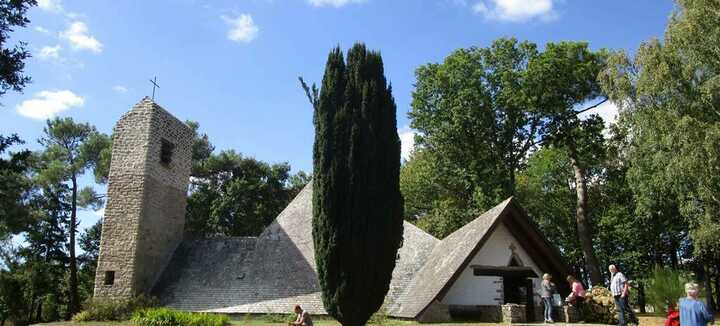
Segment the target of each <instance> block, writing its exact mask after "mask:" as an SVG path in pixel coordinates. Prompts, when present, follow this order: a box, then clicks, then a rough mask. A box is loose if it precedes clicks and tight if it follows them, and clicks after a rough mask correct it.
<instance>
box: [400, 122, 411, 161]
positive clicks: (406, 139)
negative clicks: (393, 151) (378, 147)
mask: <svg viewBox="0 0 720 326" xmlns="http://www.w3.org/2000/svg"><path fill="white" fill-rule="evenodd" d="M398 136H399V137H400V158H402V159H403V160H409V159H410V154H412V152H413V149H415V131H414V130H412V129H410V127H403V128H400V129H398Z"/></svg>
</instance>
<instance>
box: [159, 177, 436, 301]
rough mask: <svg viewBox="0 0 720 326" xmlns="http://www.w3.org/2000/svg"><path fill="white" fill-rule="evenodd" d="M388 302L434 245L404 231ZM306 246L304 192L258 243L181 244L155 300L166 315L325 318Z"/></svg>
mask: <svg viewBox="0 0 720 326" xmlns="http://www.w3.org/2000/svg"><path fill="white" fill-rule="evenodd" d="M404 232H405V233H404V241H403V247H402V248H401V249H400V251H399V257H400V259H399V261H398V264H397V266H396V268H395V270H394V271H393V280H392V282H391V284H390V291H389V292H388V298H389V301H390V302H392V301H394V300H397V298H398V297H399V296H400V294H401V293H403V292H404V289H405V287H406V286H407V284H409V283H410V282H411V280H412V278H413V276H414V275H415V274H416V272H417V271H418V270H419V269H420V268H421V267H422V266H423V265H424V264H425V262H426V260H427V258H428V255H429V254H430V252H431V251H432V248H433V247H434V246H435V245H436V244H437V243H439V240H437V239H436V238H434V237H432V236H431V235H429V234H427V233H425V232H423V231H422V230H420V229H418V228H417V227H415V226H414V225H412V224H410V223H407V222H406V223H405V224H404ZM316 270H317V269H316V267H315V256H314V248H313V241H312V187H311V185H308V186H307V187H306V188H305V189H303V191H302V192H301V193H300V194H299V195H298V196H297V197H296V198H295V199H294V200H293V201H292V202H291V203H290V205H288V207H287V208H286V209H285V210H284V211H283V212H282V213H280V215H278V217H277V219H276V220H275V221H274V222H273V223H272V224H271V225H270V226H268V227H267V228H266V229H265V230H264V231H263V233H262V234H261V235H260V236H259V237H257V238H230V237H219V238H209V239H186V240H185V241H183V243H182V244H181V245H180V246H179V248H178V249H177V250H176V252H175V254H174V256H173V259H172V260H171V262H170V264H169V265H168V267H167V268H166V270H165V272H164V273H163V275H162V276H161V279H160V281H159V282H158V284H157V285H156V287H155V289H154V291H153V294H154V295H156V296H158V297H159V298H160V300H161V302H162V303H163V304H164V305H166V306H169V307H172V308H176V309H182V310H190V311H212V312H222V313H287V312H288V311H290V310H291V309H292V306H293V305H294V304H300V305H301V306H302V307H303V308H304V309H306V310H307V311H308V312H310V313H312V314H325V310H324V309H323V305H322V300H321V295H320V287H319V284H318V281H317V273H316Z"/></svg>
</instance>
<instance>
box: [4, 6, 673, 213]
mask: <svg viewBox="0 0 720 326" xmlns="http://www.w3.org/2000/svg"><path fill="white" fill-rule="evenodd" d="M38 2H39V4H40V6H39V7H38V8H34V9H32V10H31V11H30V14H29V16H30V19H31V21H32V23H31V24H30V25H29V27H28V28H26V29H22V30H18V31H16V32H15V33H14V34H13V40H23V41H26V42H28V46H29V48H30V50H31V51H32V53H33V58H31V59H30V60H29V61H28V62H27V67H26V72H27V73H28V74H29V75H30V76H31V77H32V78H33V82H32V84H30V85H29V86H28V87H27V88H26V89H25V91H24V93H23V94H17V93H8V94H7V95H5V96H4V97H3V98H1V99H0V103H2V105H3V106H2V107H0V134H4V135H7V134H11V133H17V134H19V135H20V136H21V138H23V139H25V140H26V141H27V142H28V143H27V146H29V147H31V148H33V149H37V148H38V147H39V146H38V145H37V143H36V141H35V140H36V139H37V138H38V137H39V136H40V135H41V133H42V128H43V126H44V120H45V118H47V117H50V116H53V115H56V116H70V117H73V118H74V119H75V120H76V121H81V122H90V123H92V124H94V125H95V126H97V128H98V129H99V130H100V131H102V132H105V133H110V132H111V131H112V127H113V125H114V123H115V121H116V120H117V119H118V118H119V117H120V116H121V115H122V114H123V113H124V112H126V111H127V110H129V108H130V107H131V106H132V105H133V104H134V103H136V102H138V101H139V100H140V99H141V98H142V97H143V96H145V95H150V93H151V92H152V88H151V84H150V82H149V81H148V80H149V79H150V78H152V77H153V76H157V78H158V82H159V84H160V87H161V88H160V89H159V90H158V91H157V94H156V100H157V102H158V103H159V104H160V105H162V106H163V107H165V108H166V109H167V110H169V111H170V112H172V113H173V114H175V115H176V116H177V117H179V118H180V119H183V120H185V119H191V120H195V121H198V122H199V123H200V125H201V129H202V131H203V132H206V133H207V134H208V135H209V136H210V140H211V141H212V142H213V143H214V144H215V145H216V147H217V149H218V150H221V149H234V150H237V151H239V152H242V153H243V154H245V155H248V156H254V157H256V158H258V159H261V160H265V161H270V162H289V163H290V164H291V165H292V167H293V170H294V171H297V170H305V171H309V170H311V168H312V141H313V127H312V109H311V107H310V105H309V104H308V102H307V99H306V98H305V95H304V93H303V92H302V90H301V89H300V87H299V85H298V82H297V77H298V76H303V77H304V78H305V79H306V80H310V81H316V82H319V81H320V79H321V77H322V73H323V69H324V64H325V60H326V57H327V53H328V51H329V50H330V49H331V48H332V47H334V46H336V45H340V46H341V47H342V48H343V49H345V50H346V49H347V48H349V47H350V46H351V45H352V44H353V43H354V42H356V41H362V42H365V43H366V44H367V45H368V47H369V48H371V49H377V50H380V51H381V53H382V55H383V60H384V62H385V72H386V75H387V77H388V79H389V80H390V81H391V82H392V84H393V90H394V95H395V99H396V101H397V105H398V128H399V129H400V132H401V137H402V138H403V140H405V143H404V145H405V147H406V148H407V147H408V146H407V145H408V140H409V139H411V138H412V137H411V136H412V134H411V131H410V130H409V129H408V128H407V126H408V125H409V121H408V119H407V116H406V113H407V112H408V110H409V108H410V106H409V105H410V99H411V92H412V90H413V83H414V70H415V69H416V68H417V67H418V66H420V65H422V64H426V63H429V62H438V61H441V60H442V59H443V58H444V57H445V56H447V55H448V54H449V53H450V52H451V51H453V50H454V49H457V48H462V47H470V46H480V47H484V46H488V45H489V44H490V43H491V42H492V41H493V40H494V39H496V38H499V37H516V38H518V39H521V40H530V41H533V42H536V43H538V44H540V45H542V44H545V43H546V42H555V41H561V40H582V41H588V42H590V44H591V46H592V47H593V48H614V49H626V50H628V51H630V52H633V51H635V50H636V49H637V47H638V45H639V44H640V43H641V42H642V41H644V40H647V39H650V38H652V37H662V33H663V30H664V27H665V25H666V22H667V19H668V17H669V15H670V13H671V10H672V8H673V3H672V1H670V0H633V1H620V0H614V1H611V0H606V1H596V0H237V1H221V0H213V1H209V0H175V1H169V0H167V1H129V0H128V1H125V0H123V1H111V0H75V1H71V0H39V1H38ZM613 112H614V110H613V107H612V105H604V106H602V107H600V108H599V109H598V112H597V113H601V114H602V115H603V116H605V117H610V116H612V114H613ZM84 180H85V181H86V182H87V183H89V182H90V181H91V179H89V178H85V179H84ZM97 216H98V214H93V213H92V212H84V213H83V214H82V215H81V218H82V220H83V223H82V227H86V226H88V225H91V224H92V223H94V222H95V221H96V220H97Z"/></svg>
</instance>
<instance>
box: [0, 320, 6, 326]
mask: <svg viewBox="0 0 720 326" xmlns="http://www.w3.org/2000/svg"><path fill="white" fill-rule="evenodd" d="M0 326H5V318H3V319H2V320H0Z"/></svg>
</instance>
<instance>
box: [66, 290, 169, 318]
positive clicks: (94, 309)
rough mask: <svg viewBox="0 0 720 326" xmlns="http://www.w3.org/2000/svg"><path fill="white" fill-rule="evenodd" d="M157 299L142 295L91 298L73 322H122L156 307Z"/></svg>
mask: <svg viewBox="0 0 720 326" xmlns="http://www.w3.org/2000/svg"><path fill="white" fill-rule="evenodd" d="M158 304H159V301H158V300H157V298H154V297H148V296H144V295H140V296H137V297H134V298H129V299H112V298H102V299H100V298H91V299H89V300H88V301H86V302H85V304H84V307H83V311H82V312H81V313H78V314H76V315H74V316H73V321H122V320H128V319H130V317H131V316H133V313H135V312H137V311H139V310H142V309H146V308H151V307H155V306H157V305H158Z"/></svg>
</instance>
